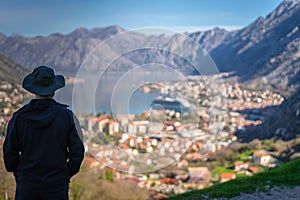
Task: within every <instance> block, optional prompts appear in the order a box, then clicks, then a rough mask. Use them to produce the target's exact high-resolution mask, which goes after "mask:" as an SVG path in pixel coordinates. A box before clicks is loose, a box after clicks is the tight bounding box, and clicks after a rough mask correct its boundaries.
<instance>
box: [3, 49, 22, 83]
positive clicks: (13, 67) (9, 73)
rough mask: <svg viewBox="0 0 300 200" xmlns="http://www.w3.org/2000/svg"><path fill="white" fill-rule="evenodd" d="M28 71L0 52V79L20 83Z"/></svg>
mask: <svg viewBox="0 0 300 200" xmlns="http://www.w3.org/2000/svg"><path fill="white" fill-rule="evenodd" d="M27 72H28V71H27V70H26V69H24V68H23V67H21V66H20V65H18V64H16V63H15V62H14V61H13V60H11V59H10V58H8V57H7V56H5V55H3V54H1V53H0V80H1V81H5V82H8V83H19V84H20V83H21V80H22V79H23V78H24V76H25V75H26V73H27Z"/></svg>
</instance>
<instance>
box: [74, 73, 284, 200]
mask: <svg viewBox="0 0 300 200" xmlns="http://www.w3.org/2000/svg"><path fill="white" fill-rule="evenodd" d="M206 82H208V80H203V81H202V82H201V81H199V78H197V77H189V79H188V86H187V87H184V84H182V83H180V82H174V83H169V89H170V90H172V91H174V92H177V93H179V94H181V95H184V96H185V97H187V99H195V100H196V101H195V102H196V103H197V104H198V105H199V109H197V110H196V112H193V111H191V110H189V111H188V112H184V111H182V110H178V109H174V110H171V109H166V108H165V109H157V110H155V109H154V110H150V111H145V112H144V113H141V114H140V115H127V116H124V115H114V116H112V115H109V114H99V115H98V116H93V115H79V120H80V122H81V126H82V128H83V131H84V137H85V138H86V140H85V146H86V152H87V155H88V157H87V163H88V166H89V167H90V168H91V169H92V170H93V171H94V172H95V173H99V171H101V170H103V169H105V168H107V167H109V168H113V169H114V177H115V178H116V179H124V180H128V181H133V182H135V183H136V184H137V185H138V186H139V187H141V188H148V189H149V190H150V191H152V192H153V193H154V194H155V195H154V196H155V198H159V197H166V195H173V194H179V193H183V192H186V191H190V190H194V189H202V188H205V187H208V186H211V185H213V184H216V183H220V182H225V181H228V180H232V179H235V178H237V177H240V176H252V175H253V174H255V173H258V172H260V171H262V170H266V169H268V168H272V167H276V166H279V165H280V164H281V162H280V161H278V160H277V159H275V158H274V157H272V155H271V154H270V153H269V152H268V151H267V150H266V149H255V150H251V151H245V152H242V153H241V155H240V156H238V158H237V159H236V160H232V161H231V163H230V164H229V165H228V164H227V166H217V167H215V168H214V169H210V168H209V167H206V166H205V165H203V163H205V162H206V161H208V160H210V159H211V158H212V157H213V156H214V153H215V152H218V151H220V150H222V149H225V148H227V147H231V146H234V145H237V144H239V141H238V138H237V136H236V135H235V133H237V132H240V133H243V131H245V129H246V128H247V127H248V126H257V125H260V124H262V123H263V121H264V120H265V119H267V118H268V117H269V116H271V115H272V113H273V112H275V110H274V109H275V108H274V107H275V106H277V105H279V104H281V103H282V102H283V101H284V98H283V97H282V96H281V95H279V94H277V93H274V92H271V91H269V90H264V91H255V90H249V89H243V88H242V87H241V86H240V85H239V84H238V83H235V84H230V83H224V84H223V88H222V89H223V90H224V91H223V93H222V94H221V93H220V94H221V95H224V96H222V97H221V96H218V95H214V96H213V95H212V94H211V93H212V91H211V90H210V88H209V87H207V84H206ZM142 90H143V91H144V92H145V93H149V92H152V91H153V90H156V92H157V90H159V88H157V87H156V86H155V85H153V86H151V85H150V86H149V85H148V86H146V87H144V88H142ZM164 91H165V89H164V90H163V91H160V92H162V93H163V92H164ZM213 99H222V100H219V101H218V100H217V101H216V102H219V103H220V104H219V105H218V104H217V105H216V104H214V109H215V108H217V110H218V112H217V114H214V113H212V111H211V102H212V101H213ZM168 101H170V100H168ZM195 118H196V120H195ZM161 119H163V122H162V123H159V121H160V120H161ZM191 119H193V120H191ZM195 122H197V123H195ZM220 127H221V129H220Z"/></svg>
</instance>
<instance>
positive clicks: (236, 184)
mask: <svg viewBox="0 0 300 200" xmlns="http://www.w3.org/2000/svg"><path fill="white" fill-rule="evenodd" d="M299 185H300V158H297V159H295V160H293V161H291V162H288V163H285V164H284V165H282V166H281V167H278V168H276V169H272V170H270V171H267V172H262V173H259V174H256V175H254V176H252V177H241V178H238V179H235V180H232V181H229V182H226V183H221V184H217V185H214V186H212V187H209V188H206V189H203V190H196V191H192V192H187V193H183V194H180V195H177V196H174V197H170V198H169V200H177V199H178V200H179V199H180V200H182V199H184V200H187V199H203V197H204V196H206V197H209V198H214V197H234V196H238V195H239V194H240V193H252V192H254V191H255V190H256V189H258V190H261V191H267V189H266V188H269V187H273V186H287V187H293V186H299Z"/></svg>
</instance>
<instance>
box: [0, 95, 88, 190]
mask: <svg viewBox="0 0 300 200" xmlns="http://www.w3.org/2000/svg"><path fill="white" fill-rule="evenodd" d="M66 107H67V106H65V105H62V104H59V103H57V102H56V101H55V100H53V99H33V100H31V101H30V103H29V104H27V105H25V106H24V107H22V108H21V109H19V110H18V111H17V112H15V113H14V115H13V117H12V119H11V120H10V122H9V124H8V127H7V135H6V138H5V141H4V145H3V155H4V163H5V167H6V169H7V171H10V172H14V176H15V178H16V182H17V184H19V185H22V186H23V187H28V188H31V189H33V188H35V189H47V188H49V187H53V186H59V185H64V184H68V183H69V180H70V178H71V177H72V176H73V175H74V174H76V173H77V172H78V171H79V169H80V165H81V162H82V160H83V157H84V146H83V143H82V140H81V139H82V137H81V136H82V132H81V129H80V127H79V123H78V120H77V118H76V117H75V116H74V115H73V113H72V111H70V110H69V109H67V108H66Z"/></svg>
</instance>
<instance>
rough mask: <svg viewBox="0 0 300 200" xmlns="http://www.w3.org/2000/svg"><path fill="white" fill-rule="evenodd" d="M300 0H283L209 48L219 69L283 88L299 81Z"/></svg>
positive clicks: (242, 78)
mask: <svg viewBox="0 0 300 200" xmlns="http://www.w3.org/2000/svg"><path fill="white" fill-rule="evenodd" d="M299 18H300V3H299V1H294V0H285V1H283V2H282V3H281V4H280V5H279V6H278V7H277V8H276V9H275V10H274V11H273V12H271V13H270V14H269V15H267V16H266V17H259V18H258V19H257V20H255V21H254V22H253V23H251V24H250V25H248V26H247V27H245V28H243V29H241V30H239V31H237V32H236V33H234V34H231V35H229V36H228V37H227V38H226V39H225V40H224V42H223V43H222V44H220V45H219V46H217V47H216V48H214V49H213V50H212V51H211V56H212V57H213V58H214V60H215V62H216V64H217V65H218V66H219V67H220V68H221V69H222V70H223V71H235V72H236V74H237V75H239V76H240V77H241V80H253V79H254V81H260V82H259V83H261V84H264V85H272V86H274V87H277V88H278V87H279V88H286V86H295V85H299V81H300V74H299V69H300V49H299V46H300V30H299V27H300V21H299V20H298V19H299Z"/></svg>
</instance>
